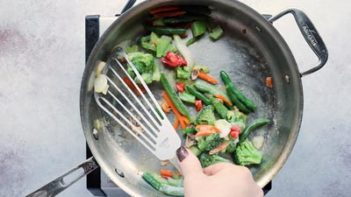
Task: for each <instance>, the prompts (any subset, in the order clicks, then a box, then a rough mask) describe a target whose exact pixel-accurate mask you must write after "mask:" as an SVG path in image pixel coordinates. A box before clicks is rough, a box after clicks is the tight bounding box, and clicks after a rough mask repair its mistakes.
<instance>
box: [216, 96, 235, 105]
mask: <svg viewBox="0 0 351 197" xmlns="http://www.w3.org/2000/svg"><path fill="white" fill-rule="evenodd" d="M215 97H216V98H218V99H220V100H222V101H223V102H224V103H225V104H226V105H228V106H233V103H232V102H231V101H230V100H228V99H226V98H225V97H224V96H223V95H221V94H216V95H215Z"/></svg>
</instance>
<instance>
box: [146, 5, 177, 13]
mask: <svg viewBox="0 0 351 197" xmlns="http://www.w3.org/2000/svg"><path fill="white" fill-rule="evenodd" d="M175 10H180V7H178V6H162V7H158V8H154V9H152V10H150V14H152V15H155V14H158V13H161V12H170V11H175Z"/></svg>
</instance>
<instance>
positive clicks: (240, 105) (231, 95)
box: [226, 87, 250, 114]
mask: <svg viewBox="0 0 351 197" xmlns="http://www.w3.org/2000/svg"><path fill="white" fill-rule="evenodd" d="M226 90H227V94H228V96H229V98H230V100H231V101H232V102H233V103H234V105H235V106H237V107H238V109H239V110H240V111H241V112H243V113H245V114H248V113H250V110H249V109H248V108H247V107H246V106H245V105H244V104H243V103H241V102H240V100H239V99H238V98H237V97H236V95H235V94H234V92H233V91H232V89H230V88H229V87H227V88H226Z"/></svg>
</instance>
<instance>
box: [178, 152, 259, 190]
mask: <svg viewBox="0 0 351 197" xmlns="http://www.w3.org/2000/svg"><path fill="white" fill-rule="evenodd" d="M177 156H178V159H179V161H180V168H181V171H182V174H183V177H184V189H185V197H213V196H215V197H262V196H263V191H262V189H261V188H260V187H259V186H258V185H257V184H256V183H255V181H254V179H253V177H252V174H251V172H250V170H249V169H248V168H246V167H242V166H236V165H233V164H229V163H218V164H215V165H212V166H209V167H207V168H204V169H203V168H202V167H201V164H200V161H199V160H198V159H197V157H196V156H195V155H194V154H193V153H192V152H191V151H190V150H187V149H185V148H184V147H180V148H179V149H178V150H177Z"/></svg>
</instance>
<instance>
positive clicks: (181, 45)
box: [174, 35, 194, 66]
mask: <svg viewBox="0 0 351 197" xmlns="http://www.w3.org/2000/svg"><path fill="white" fill-rule="evenodd" d="M174 45H175V46H176V47H177V49H178V51H179V52H180V54H182V56H183V57H184V59H185V60H186V62H187V66H193V65H194V60H193V57H192V55H191V52H190V50H189V48H188V47H187V46H186V44H185V42H184V41H183V40H182V39H181V38H180V37H179V36H178V35H174Z"/></svg>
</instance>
